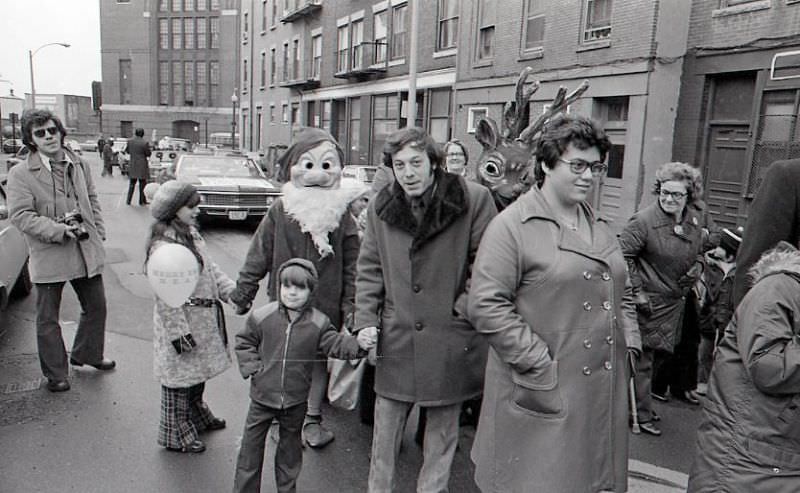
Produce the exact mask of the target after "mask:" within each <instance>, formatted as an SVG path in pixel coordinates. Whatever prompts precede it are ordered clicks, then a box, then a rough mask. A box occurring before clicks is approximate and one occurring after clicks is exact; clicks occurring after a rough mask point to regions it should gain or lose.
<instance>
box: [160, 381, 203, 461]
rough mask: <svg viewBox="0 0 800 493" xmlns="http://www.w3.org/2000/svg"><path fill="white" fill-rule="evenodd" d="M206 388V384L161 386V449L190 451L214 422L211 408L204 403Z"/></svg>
mask: <svg viewBox="0 0 800 493" xmlns="http://www.w3.org/2000/svg"><path fill="white" fill-rule="evenodd" d="M205 387H206V384H205V382H204V383H198V384H197V385H192V386H191V387H183V388H170V387H164V386H163V385H162V386H161V420H160V421H159V423H158V444H159V445H161V446H162V447H167V448H182V447H186V446H188V445H189V444H190V443H192V442H193V441H195V440H196V439H197V435H198V434H199V433H200V432H201V431H203V430H205V429H206V427H207V426H208V424H209V423H210V422H211V421H212V420H213V419H214V415H213V414H211V410H210V409H208V405H207V404H206V403H205V402H203V391H204V390H205Z"/></svg>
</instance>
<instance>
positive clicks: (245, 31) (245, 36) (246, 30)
mask: <svg viewBox="0 0 800 493" xmlns="http://www.w3.org/2000/svg"><path fill="white" fill-rule="evenodd" d="M247 18H248V17H247V12H245V13H244V39H247V33H248V32H250V23H249V22H248V20H247Z"/></svg>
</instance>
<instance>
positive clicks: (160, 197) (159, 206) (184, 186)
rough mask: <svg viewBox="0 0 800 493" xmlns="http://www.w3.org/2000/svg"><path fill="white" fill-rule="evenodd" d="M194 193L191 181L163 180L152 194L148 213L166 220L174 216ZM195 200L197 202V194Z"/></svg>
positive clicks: (195, 192) (195, 191)
mask: <svg viewBox="0 0 800 493" xmlns="http://www.w3.org/2000/svg"><path fill="white" fill-rule="evenodd" d="M195 195H197V189H196V188H195V187H194V185H192V184H191V183H186V182H182V181H178V180H170V181H168V182H165V183H164V184H162V185H161V186H160V187H158V190H156V193H155V194H154V195H153V199H152V201H151V202H150V214H152V215H153V217H154V218H156V219H158V220H159V221H168V220H170V219H172V218H173V217H175V214H177V213H178V211H179V210H180V208H181V207H183V206H184V205H186V204H188V203H189V201H190V200H192V199H193V197H194V196H195ZM195 200H197V202H199V196H198V197H197V199H195ZM197 202H195V204H196V203H197Z"/></svg>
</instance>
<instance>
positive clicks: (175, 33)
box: [172, 19, 183, 50]
mask: <svg viewBox="0 0 800 493" xmlns="http://www.w3.org/2000/svg"><path fill="white" fill-rule="evenodd" d="M182 26H183V22H182V20H181V19H172V49H173V50H180V49H181V48H182V45H183V44H182V43H181V41H182V40H183V32H182V29H181V27H182Z"/></svg>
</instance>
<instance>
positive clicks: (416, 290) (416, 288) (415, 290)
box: [413, 284, 422, 293]
mask: <svg viewBox="0 0 800 493" xmlns="http://www.w3.org/2000/svg"><path fill="white" fill-rule="evenodd" d="M413 289H414V292H415V293H419V292H420V291H422V288H421V287H419V284H414V288H413Z"/></svg>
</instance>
